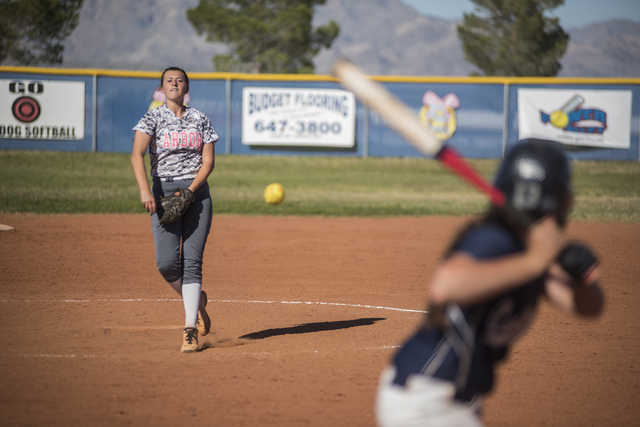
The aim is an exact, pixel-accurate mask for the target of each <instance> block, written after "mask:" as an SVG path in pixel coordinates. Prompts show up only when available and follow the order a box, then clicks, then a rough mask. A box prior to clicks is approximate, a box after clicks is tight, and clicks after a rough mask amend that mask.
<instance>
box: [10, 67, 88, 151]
mask: <svg viewBox="0 0 640 427" xmlns="http://www.w3.org/2000/svg"><path fill="white" fill-rule="evenodd" d="M84 99H85V98H84V82H77V81H73V82H70V81H69V82H65V81H45V80H40V81H38V80H0V138H11V139H62V140H64V139H67V140H69V139H70V140H76V139H83V138H84V107H85V106H84Z"/></svg>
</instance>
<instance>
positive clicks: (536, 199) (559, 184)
mask: <svg viewBox="0 0 640 427" xmlns="http://www.w3.org/2000/svg"><path fill="white" fill-rule="evenodd" d="M494 185H495V186H496V188H498V189H500V190H501V191H502V192H503V193H504V195H505V196H506V198H507V203H508V204H509V205H510V207H511V208H513V209H514V210H515V211H517V212H522V213H524V214H526V215H528V216H529V217H531V219H533V220H537V219H540V218H542V217H543V216H546V215H554V216H555V217H556V219H557V221H558V223H559V224H560V225H564V224H565V223H566V220H567V217H568V216H569V211H570V209H571V204H572V202H573V192H572V190H571V166H570V164H569V160H568V159H567V157H566V156H565V154H564V153H563V152H562V150H560V148H559V147H558V144H557V143H555V142H552V141H546V140H542V139H524V140H521V141H518V143H517V144H516V145H514V146H513V148H512V149H511V150H510V151H509V152H508V153H507V155H506V157H505V158H504V160H503V161H502V164H501V165H500V168H499V169H498V173H497V175H496V178H495V183H494Z"/></svg>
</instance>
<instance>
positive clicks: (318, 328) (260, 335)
mask: <svg viewBox="0 0 640 427" xmlns="http://www.w3.org/2000/svg"><path fill="white" fill-rule="evenodd" d="M380 320H386V318H384V317H367V318H363V319H354V320H338V321H335V322H317V323H304V324H302V325H298V326H291V327H288V328H276V329H265V330H264V331H259V332H253V333H251V334H247V335H243V336H241V337H240V338H238V339H240V340H243V339H248V340H261V339H264V338H269V337H275V336H278V335H289V334H308V333H311V332H322V331H334V330H336V329H347V328H354V327H356V326H368V325H373V324H374V323H376V322H378V321H380Z"/></svg>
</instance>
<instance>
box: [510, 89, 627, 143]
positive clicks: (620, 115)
mask: <svg viewBox="0 0 640 427" xmlns="http://www.w3.org/2000/svg"><path fill="white" fill-rule="evenodd" d="M518 132H519V135H518V137H519V139H524V138H542V139H551V140H556V141H559V142H561V143H563V144H567V145H575V146H584V147H602V148H629V146H630V143H631V91H616V90H584V89H576V90H573V89H518Z"/></svg>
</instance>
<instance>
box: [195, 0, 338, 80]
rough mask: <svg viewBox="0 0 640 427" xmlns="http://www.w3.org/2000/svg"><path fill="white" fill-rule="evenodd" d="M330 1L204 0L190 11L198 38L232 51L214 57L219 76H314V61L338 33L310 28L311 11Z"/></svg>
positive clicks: (326, 28) (328, 27)
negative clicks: (224, 46)
mask: <svg viewBox="0 0 640 427" xmlns="http://www.w3.org/2000/svg"><path fill="white" fill-rule="evenodd" d="M325 1H326V0H200V3H199V4H198V6H196V7H195V8H192V9H189V10H187V19H188V20H189V22H191V25H193V27H194V28H195V29H196V31H197V33H198V34H199V35H202V34H206V35H207V40H208V41H212V42H222V43H226V44H227V45H228V46H229V53H227V54H225V55H216V56H214V57H213V65H214V69H215V71H220V72H222V71H227V72H246V73H288V74H297V73H313V71H314V65H313V58H314V57H315V56H316V55H317V54H318V53H319V52H320V49H322V48H329V47H331V44H332V43H333V41H334V40H335V39H336V37H338V34H339V33H340V28H339V27H338V24H336V23H335V22H334V21H331V22H329V23H328V24H327V25H324V26H320V27H317V28H316V29H315V30H314V29H313V28H312V25H311V21H312V19H313V7H314V6H315V5H319V4H324V3H325Z"/></svg>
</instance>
